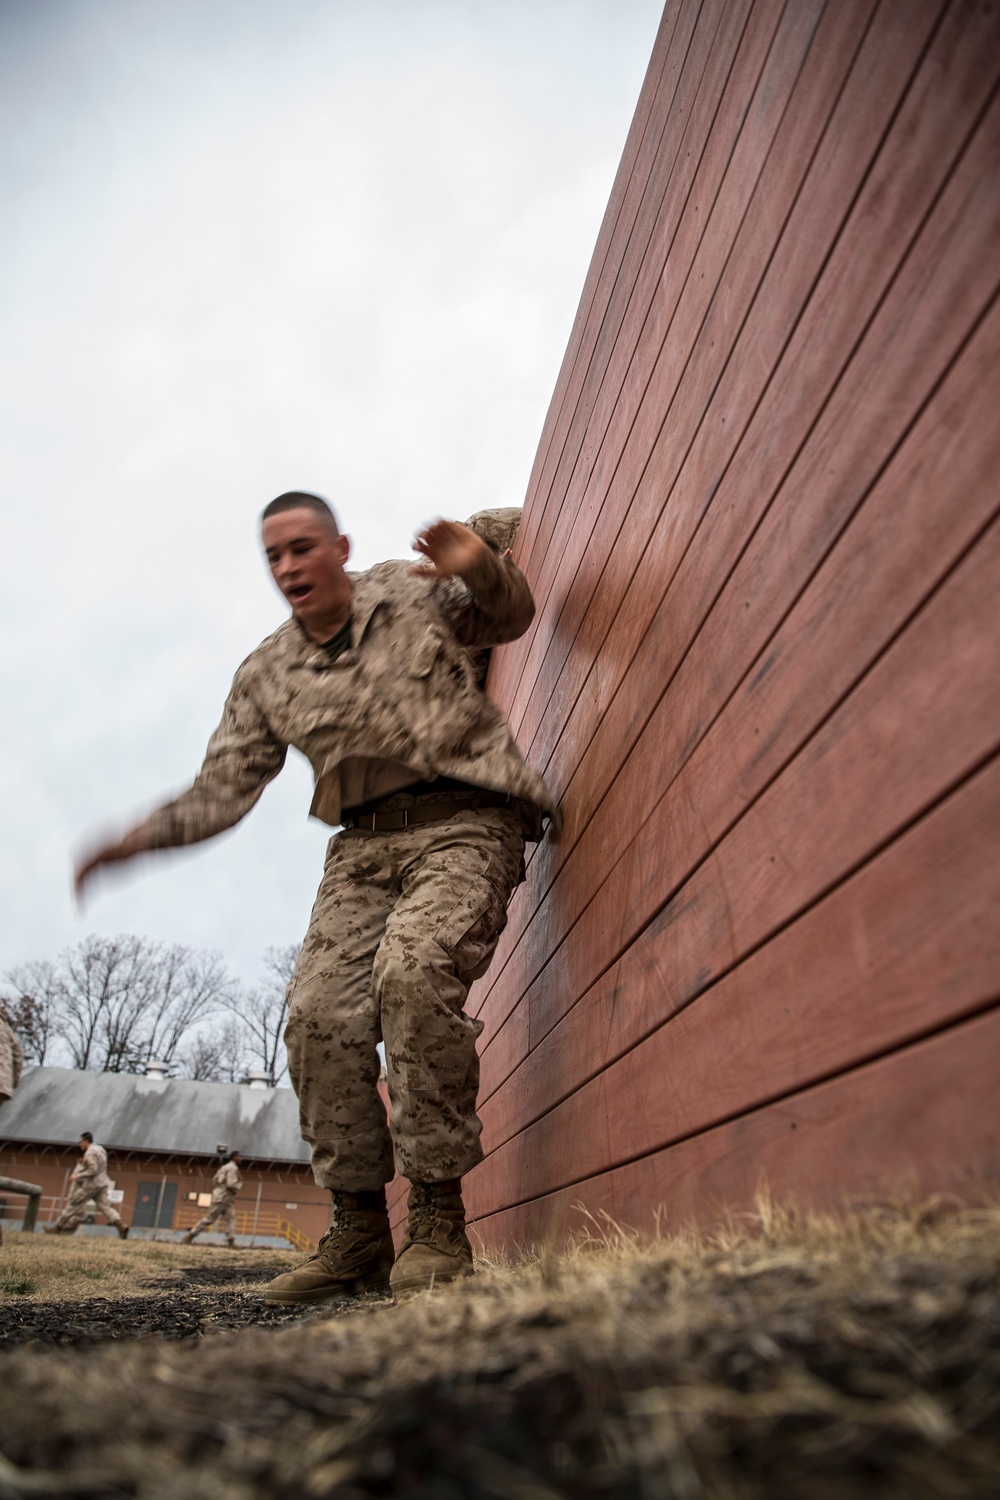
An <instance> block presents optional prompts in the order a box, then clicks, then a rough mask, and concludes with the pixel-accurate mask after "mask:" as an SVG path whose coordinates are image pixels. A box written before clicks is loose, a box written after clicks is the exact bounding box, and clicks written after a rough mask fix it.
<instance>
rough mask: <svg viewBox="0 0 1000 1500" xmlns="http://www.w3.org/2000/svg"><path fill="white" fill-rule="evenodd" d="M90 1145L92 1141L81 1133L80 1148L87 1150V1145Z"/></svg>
mask: <svg viewBox="0 0 1000 1500" xmlns="http://www.w3.org/2000/svg"><path fill="white" fill-rule="evenodd" d="M89 1145H90V1142H89V1141H86V1140H84V1138H83V1136H82V1135H81V1137H80V1150H81V1151H86V1149H87V1147H88V1146H89Z"/></svg>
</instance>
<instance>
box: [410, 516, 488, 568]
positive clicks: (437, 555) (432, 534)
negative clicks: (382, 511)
mask: <svg viewBox="0 0 1000 1500" xmlns="http://www.w3.org/2000/svg"><path fill="white" fill-rule="evenodd" d="M413 550H414V551H415V552H422V553H423V555H424V557H426V558H427V561H428V562H429V563H430V567H428V566H427V565H426V564H418V565H417V566H415V567H414V568H413V569H412V570H411V571H412V572H414V573H423V574H424V575H425V576H428V575H429V576H430V577H431V578H454V577H457V578H466V577H467V576H468V575H469V574H470V573H474V572H475V570H476V567H477V565H478V563H479V562H480V561H481V559H482V556H483V553H484V552H488V551H489V548H488V547H487V545H486V543H485V542H484V541H483V539H482V537H479V536H477V535H476V533H475V532H474V531H470V530H469V528H468V526H463V525H461V523H460V522H458V521H435V522H434V523H433V525H431V526H428V527H427V528H426V529H425V530H424V531H420V532H418V533H417V536H416V539H415V540H414V543H413Z"/></svg>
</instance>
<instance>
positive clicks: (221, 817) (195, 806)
mask: <svg viewBox="0 0 1000 1500" xmlns="http://www.w3.org/2000/svg"><path fill="white" fill-rule="evenodd" d="M286 751H287V746H286V745H285V744H283V743H282V742H281V741H280V740H279V739H278V738H277V737H276V736H275V735H274V734H273V733H272V732H271V729H270V727H269V726H268V724H267V721H266V719H265V718H264V716H263V714H262V713H261V711H260V709H259V708H258V707H257V704H256V703H255V702H254V699H253V697H252V695H251V694H250V692H249V691H248V690H247V688H246V686H245V685H244V683H243V682H242V681H241V678H240V675H239V674H237V677H236V681H235V682H234V683H233V687H232V691H231V692H230V694H229V697H228V698H227V699H226V706H225V708H224V710H223V713H222V721H221V723H220V724H219V727H218V729H216V731H215V733H214V734H213V735H212V738H211V739H210V740H209V742H208V749H207V750H206V752H205V760H204V762H203V764H202V768H201V770H200V771H199V772H198V775H197V776H196V777H195V780H194V782H193V784H192V785H191V786H190V787H189V788H188V790H187V791H186V792H182V793H181V795H180V796H179V797H175V798H174V800H173V801H172V802H168V803H166V804H165V806H163V807H161V808H159V809H158V810H157V811H156V812H154V813H153V814H152V815H151V816H150V817H149V818H147V820H146V822H145V823H144V824H142V831H143V832H144V833H145V834H146V835H147V838H148V842H149V846H150V848H152V849H171V848H174V847H176V846H177V845H179V844H196V843H198V842H199V841H200V840H201V839H209V838H211V837H212V836H213V835H214V834H216V833H222V832H223V830H224V829H226V828H232V826H233V824H234V823H238V822H239V821H240V819H241V818H244V817H246V815H247V813H248V812H249V811H250V809H251V808H252V807H253V806H254V804H255V803H256V802H257V801H258V800H259V798H260V794H261V792H263V790H264V788H265V787H266V786H267V783H268V782H269V781H273V780H274V778H275V776H277V774H278V772H279V771H280V770H281V768H282V766H283V765H284V763H285V754H286Z"/></svg>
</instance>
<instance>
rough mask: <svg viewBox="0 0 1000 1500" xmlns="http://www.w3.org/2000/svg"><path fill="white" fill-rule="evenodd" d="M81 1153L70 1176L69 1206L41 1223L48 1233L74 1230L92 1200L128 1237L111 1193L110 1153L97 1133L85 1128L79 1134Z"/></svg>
mask: <svg viewBox="0 0 1000 1500" xmlns="http://www.w3.org/2000/svg"><path fill="white" fill-rule="evenodd" d="M80 1151H81V1153H82V1154H81V1157H80V1160H79V1162H77V1164H76V1166H75V1167H74V1168H73V1171H72V1173H71V1175H70V1179H69V1197H68V1198H67V1200H66V1207H65V1208H64V1209H63V1211H62V1213H61V1214H60V1215H59V1217H58V1219H56V1220H55V1221H54V1222H53V1223H52V1224H44V1225H43V1226H42V1227H43V1229H44V1230H45V1232H46V1234H72V1233H73V1231H74V1230H75V1229H77V1228H78V1227H79V1225H81V1224H82V1223H83V1221H84V1219H85V1218H86V1217H87V1212H88V1208H87V1205H88V1204H89V1203H90V1202H93V1204H94V1207H95V1208H96V1209H97V1212H98V1213H99V1214H103V1215H104V1217H105V1218H106V1219H107V1221H108V1223H109V1224H113V1225H114V1227H115V1228H116V1229H117V1230H118V1234H119V1236H120V1237H121V1238H122V1239H123V1240H124V1239H127V1238H128V1225H127V1224H125V1223H124V1222H123V1220H122V1217H121V1214H120V1213H119V1212H118V1210H117V1209H116V1208H115V1207H114V1205H113V1204H112V1202H111V1199H110V1198H109V1197H108V1190H109V1188H110V1187H111V1178H110V1177H109V1176H108V1153H107V1152H106V1151H105V1149H104V1147H103V1146H98V1145H95V1143H94V1137H93V1136H92V1135H91V1133H90V1131H89V1130H85V1131H84V1132H83V1134H82V1135H81V1137H80Z"/></svg>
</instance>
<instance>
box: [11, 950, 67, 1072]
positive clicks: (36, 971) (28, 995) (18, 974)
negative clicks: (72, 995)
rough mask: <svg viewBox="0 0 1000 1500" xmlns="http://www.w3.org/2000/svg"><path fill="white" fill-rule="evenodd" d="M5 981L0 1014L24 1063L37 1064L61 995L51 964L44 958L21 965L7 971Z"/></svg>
mask: <svg viewBox="0 0 1000 1500" xmlns="http://www.w3.org/2000/svg"><path fill="white" fill-rule="evenodd" d="M7 984H8V987H9V988H8V992H7V993H6V994H4V995H2V996H0V1013H2V1014H3V1016H4V1018H5V1020H6V1021H7V1023H8V1025H9V1026H11V1027H12V1028H13V1030H14V1032H15V1033H16V1035H17V1037H18V1039H19V1041H20V1043H21V1046H22V1048H23V1050H24V1060H25V1062H26V1063H38V1064H39V1065H41V1064H42V1063H44V1061H45V1054H46V1053H47V1052H48V1049H49V1041H50V1039H51V1037H52V1028H53V1023H54V1020H55V1017H56V1015H57V1013H58V1009H59V1003H60V1000H61V998H62V984H61V981H60V979H59V975H58V973H57V972H56V968H55V965H54V964H52V963H49V962H48V961H47V960H42V961H41V962H37V963H30V964H23V965H22V966H21V967H20V968H18V969H12V970H11V972H10V973H9V974H8V975H7ZM11 990H12V991H13V993H11Z"/></svg>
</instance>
